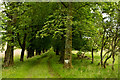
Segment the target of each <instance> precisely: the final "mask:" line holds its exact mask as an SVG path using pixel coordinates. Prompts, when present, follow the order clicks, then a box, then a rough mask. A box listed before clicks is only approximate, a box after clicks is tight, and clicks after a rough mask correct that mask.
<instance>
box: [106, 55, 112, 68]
mask: <svg viewBox="0 0 120 80" xmlns="http://www.w3.org/2000/svg"><path fill="white" fill-rule="evenodd" d="M111 56H112V53H111V54H110V56H109V57H107V58H106V60H105V61H104V68H106V62H107V60H108V59H109V58H111Z"/></svg>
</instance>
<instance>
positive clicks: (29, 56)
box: [27, 47, 34, 58]
mask: <svg viewBox="0 0 120 80" xmlns="http://www.w3.org/2000/svg"><path fill="white" fill-rule="evenodd" d="M32 56H34V49H32V47H30V48H28V49H27V58H31V57H32Z"/></svg>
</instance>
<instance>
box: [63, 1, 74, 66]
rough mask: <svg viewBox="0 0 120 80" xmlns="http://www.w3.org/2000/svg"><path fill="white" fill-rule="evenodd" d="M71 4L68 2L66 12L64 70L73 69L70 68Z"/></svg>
mask: <svg viewBox="0 0 120 80" xmlns="http://www.w3.org/2000/svg"><path fill="white" fill-rule="evenodd" d="M71 13H72V12H71V2H69V12H68V16H69V18H68V25H67V31H66V42H65V56H64V68H73V66H72V25H71V21H72V18H71V17H70V16H72V14H71Z"/></svg>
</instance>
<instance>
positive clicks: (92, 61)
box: [91, 48, 94, 63]
mask: <svg viewBox="0 0 120 80" xmlns="http://www.w3.org/2000/svg"><path fill="white" fill-rule="evenodd" d="M93 51H94V50H93V48H92V62H91V63H93V61H94V55H93Z"/></svg>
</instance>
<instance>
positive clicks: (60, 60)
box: [59, 49, 65, 64]
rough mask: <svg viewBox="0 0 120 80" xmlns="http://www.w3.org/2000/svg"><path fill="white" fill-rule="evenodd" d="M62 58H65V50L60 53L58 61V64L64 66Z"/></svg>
mask: <svg viewBox="0 0 120 80" xmlns="http://www.w3.org/2000/svg"><path fill="white" fill-rule="evenodd" d="M64 56H65V49H63V50H61V51H60V59H59V62H60V63H63V64H64Z"/></svg>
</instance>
